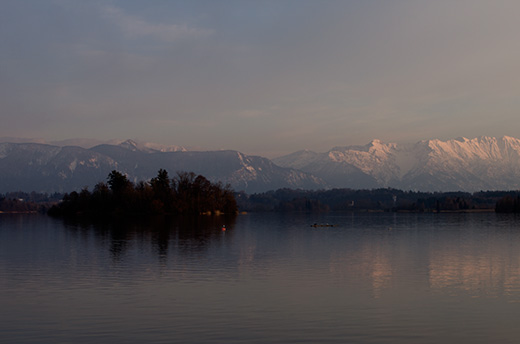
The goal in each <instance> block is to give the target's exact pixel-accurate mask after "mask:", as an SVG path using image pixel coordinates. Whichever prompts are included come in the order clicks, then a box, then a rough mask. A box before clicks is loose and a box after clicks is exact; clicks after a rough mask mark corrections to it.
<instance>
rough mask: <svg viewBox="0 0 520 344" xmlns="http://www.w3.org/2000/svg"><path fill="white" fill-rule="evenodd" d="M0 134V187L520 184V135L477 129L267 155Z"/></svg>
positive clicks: (451, 187) (452, 187) (467, 187)
mask: <svg viewBox="0 0 520 344" xmlns="http://www.w3.org/2000/svg"><path fill="white" fill-rule="evenodd" d="M27 141H30V140H21V139H13V138H3V139H2V138H0V192H10V191H26V192H30V191H38V192H49V193H52V192H70V191H73V190H80V189H81V188H83V187H88V188H89V189H92V187H93V186H94V185H95V184H96V183H98V182H101V181H106V178H107V175H108V173H109V172H110V171H112V170H114V169H115V170H118V171H121V172H123V173H125V174H126V175H127V176H128V178H129V179H130V180H133V181H139V180H149V179H150V178H152V177H154V176H156V174H157V171H158V170H159V169H160V168H163V169H166V170H167V171H168V172H169V173H170V176H174V175H175V172H178V171H193V172H195V173H197V174H202V175H204V176H205V177H206V178H208V179H210V180H211V181H213V182H217V181H221V182H223V183H229V184H230V185H231V186H232V187H233V188H234V189H235V190H236V191H242V190H243V191H245V192H247V193H255V192H264V191H267V190H274V189H279V188H293V189H296V188H300V189H326V188H352V189H373V188H386V187H391V188H398V189H402V190H417V191H469V192H472V191H479V190H513V189H514V190H518V189H520V140H519V139H516V138H512V137H507V136H504V137H502V138H494V137H485V136H484V137H478V138H474V139H467V138H458V139H453V140H447V141H441V140H423V141H419V142H417V143H414V144H404V145H401V144H396V143H384V142H381V141H379V140H373V141H372V142H370V143H369V144H367V145H364V146H345V147H335V148H332V149H331V150H329V151H327V152H323V153H319V152H312V151H308V150H303V151H299V152H295V153H292V154H289V155H286V156H282V157H279V158H275V159H272V160H269V159H267V158H263V157H260V156H249V155H245V154H243V153H241V152H238V151H232V150H225V151H189V150H187V149H186V148H184V147H180V146H166V145H159V144H152V143H146V142H139V141H135V140H126V141H110V142H108V143H101V144H96V142H95V141H89V140H80V141H78V140H71V141H61V142H53V143H44V142H43V141H39V140H32V142H27Z"/></svg>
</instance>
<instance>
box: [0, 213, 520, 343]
mask: <svg viewBox="0 0 520 344" xmlns="http://www.w3.org/2000/svg"><path fill="white" fill-rule="evenodd" d="M312 223H334V224H337V225H338V226H337V227H332V228H313V227H310V224H312ZM224 224H225V225H226V230H225V231H223V230H222V226H223V225H224ZM0 295H3V298H2V297H0V304H1V305H2V310H3V312H2V314H0V324H1V325H0V333H2V334H3V337H5V338H6V339H5V341H6V342H12V343H37V342H42V341H44V342H74V343H90V342H93V341H100V342H124V343H145V342H168V343H169V342H177V343H224V342H225V343H231V342H236V343H238V342H242V343H244V342H262V343H280V342H287V343H299V342H305V341H307V342H330V343H345V342H347V343H349V342H355V343H406V344H408V343H461V342H472V343H488V342H495V341H496V342H500V343H516V342H518V340H519V339H520V329H517V326H516V324H515V321H516V319H517V318H518V317H520V308H518V305H517V304H516V303H515V302H517V301H519V300H520V219H519V218H515V217H501V216H497V215H496V214H440V216H436V215H430V214H328V215H323V214H319V215H301V216H298V215H291V216H287V215H282V214H267V215H266V214H249V215H244V216H238V217H237V218H224V217H215V218H212V217H201V218H196V219H195V218H184V219H183V218H169V217H156V218H148V219H119V220H117V221H111V222H101V223H92V222H88V223H87V222H74V221H68V220H67V221H62V220H55V219H51V218H47V217H29V216H24V217H19V218H14V217H13V218H9V217H2V216H0ZM96 335H97V336H98V337H96ZM1 341H2V340H0V342H1Z"/></svg>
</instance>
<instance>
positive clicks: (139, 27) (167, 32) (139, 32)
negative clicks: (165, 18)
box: [102, 6, 214, 42]
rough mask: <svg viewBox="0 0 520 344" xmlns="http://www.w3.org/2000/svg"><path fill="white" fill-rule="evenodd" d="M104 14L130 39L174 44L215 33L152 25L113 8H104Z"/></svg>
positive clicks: (168, 25)
mask: <svg viewBox="0 0 520 344" xmlns="http://www.w3.org/2000/svg"><path fill="white" fill-rule="evenodd" d="M102 13H103V16H104V17H105V18H107V19H108V20H110V21H112V22H113V23H114V24H115V25H116V26H117V27H119V29H120V30H121V31H122V32H123V33H124V34H125V35H127V36H128V37H129V38H155V39H158V40H161V41H165V42H174V41H178V40H183V39H189V38H202V37H207V36H210V35H212V34H213V33H214V31H213V30H210V29H203V28H197V27H190V26H188V25H186V24H156V23H151V22H148V21H146V20H144V19H142V18H140V17H137V16H133V15H130V14H127V13H126V12H125V11H123V10H122V9H120V8H117V7H113V6H107V7H104V8H103V9H102Z"/></svg>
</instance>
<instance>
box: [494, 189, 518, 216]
mask: <svg viewBox="0 0 520 344" xmlns="http://www.w3.org/2000/svg"><path fill="white" fill-rule="evenodd" d="M495 210H496V212H497V213H520V194H519V193H514V194H513V193H511V194H508V195H506V196H504V197H502V198H501V199H500V200H499V201H498V202H497V205H496V208H495Z"/></svg>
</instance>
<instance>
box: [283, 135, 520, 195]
mask: <svg viewBox="0 0 520 344" xmlns="http://www.w3.org/2000/svg"><path fill="white" fill-rule="evenodd" d="M273 161H274V162H275V163H277V164H278V165H280V166H283V167H292V168H298V169H300V170H302V171H306V172H311V173H314V174H315V175H316V176H318V177H322V178H324V179H325V180H326V181H327V178H325V176H324V175H322V173H323V171H325V170H327V171H330V170H332V169H333V168H335V169H336V171H338V170H342V172H336V174H342V175H343V176H344V177H348V176H349V175H350V174H351V170H352V168H356V169H358V170H360V171H362V172H363V173H364V174H365V175H366V176H365V177H367V176H368V177H371V178H373V180H374V181H375V182H376V186H377V187H396V188H401V189H414V190H416V189H417V190H424V191H450V190H465V191H478V190H488V189H489V190H491V189H493V190H496V189H501V190H504V189H520V140H519V139H516V138H513V137H508V136H504V137H502V138H494V137H487V136H482V137H477V138H474V139H467V138H464V137H462V138H458V139H454V140H448V141H441V140H436V139H435V140H423V141H419V142H417V143H416V144H412V145H398V144H395V143H383V142H381V141H380V140H373V141H372V142H370V143H369V144H367V145H365V146H346V147H335V148H333V149H331V150H330V151H328V152H326V153H313V154H309V153H305V154H303V153H301V152H297V153H293V154H290V155H288V156H285V157H280V158H277V159H274V160H273ZM316 164H320V165H321V167H320V169H319V170H317V169H316ZM336 178H338V179H339V175H337V176H336ZM332 186H335V187H352V188H365V187H374V185H370V184H366V181H361V180H352V181H351V183H350V185H340V184H338V183H332Z"/></svg>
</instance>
